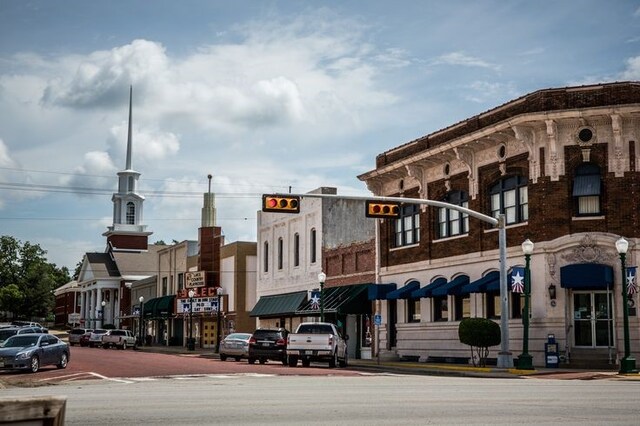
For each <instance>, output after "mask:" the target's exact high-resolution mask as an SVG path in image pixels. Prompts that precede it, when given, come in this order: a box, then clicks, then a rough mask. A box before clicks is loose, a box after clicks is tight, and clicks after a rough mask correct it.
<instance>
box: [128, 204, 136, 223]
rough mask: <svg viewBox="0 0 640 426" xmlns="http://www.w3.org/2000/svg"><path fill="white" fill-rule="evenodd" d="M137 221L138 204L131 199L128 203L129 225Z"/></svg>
mask: <svg viewBox="0 0 640 426" xmlns="http://www.w3.org/2000/svg"><path fill="white" fill-rule="evenodd" d="M135 223H136V205H135V204H133V203H132V202H131V201H129V202H128V203H127V225H135Z"/></svg>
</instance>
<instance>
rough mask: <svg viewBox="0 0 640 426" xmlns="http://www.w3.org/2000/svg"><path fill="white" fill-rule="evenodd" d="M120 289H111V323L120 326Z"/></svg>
mask: <svg viewBox="0 0 640 426" xmlns="http://www.w3.org/2000/svg"><path fill="white" fill-rule="evenodd" d="M119 316H120V290H113V323H114V324H115V326H116V328H120V318H118V317H119Z"/></svg>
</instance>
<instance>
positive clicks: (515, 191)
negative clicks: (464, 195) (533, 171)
mask: <svg viewBox="0 0 640 426" xmlns="http://www.w3.org/2000/svg"><path fill="white" fill-rule="evenodd" d="M489 192H490V194H491V216H493V217H495V218H498V216H499V215H500V214H504V215H505V218H506V223H507V225H508V224H512V223H520V222H526V221H527V220H528V219H529V196H528V192H527V180H526V179H525V178H524V177H522V176H519V175H516V176H509V177H505V178H504V179H501V180H499V181H498V182H497V183H496V184H495V185H493V186H492V187H491V189H490V191H489Z"/></svg>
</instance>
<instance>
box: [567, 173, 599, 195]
mask: <svg viewBox="0 0 640 426" xmlns="http://www.w3.org/2000/svg"><path fill="white" fill-rule="evenodd" d="M589 195H600V175H577V176H576V177H575V178H574V179H573V196H574V197H585V196H589Z"/></svg>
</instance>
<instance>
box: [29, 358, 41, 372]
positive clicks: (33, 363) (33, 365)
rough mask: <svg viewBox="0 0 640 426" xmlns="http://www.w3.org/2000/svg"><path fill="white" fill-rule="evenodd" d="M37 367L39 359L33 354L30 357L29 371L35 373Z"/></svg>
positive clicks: (38, 366) (38, 367)
mask: <svg viewBox="0 0 640 426" xmlns="http://www.w3.org/2000/svg"><path fill="white" fill-rule="evenodd" d="M39 369H40V359H39V358H38V357H37V356H36V355H34V356H32V357H31V368H30V369H29V371H31V372H32V373H37V372H38V370H39Z"/></svg>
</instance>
